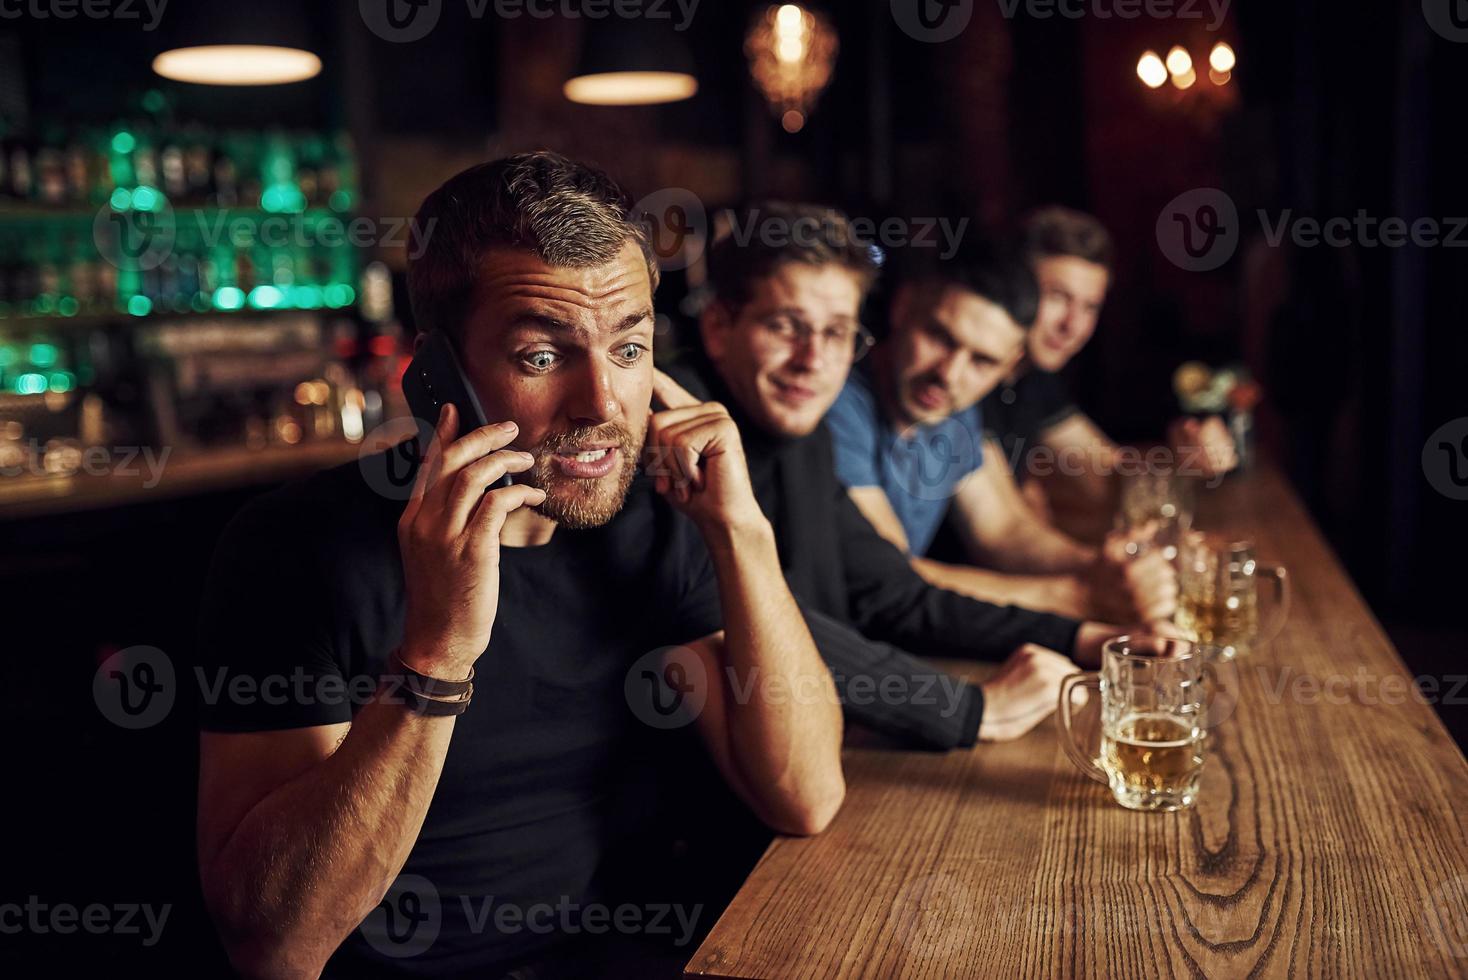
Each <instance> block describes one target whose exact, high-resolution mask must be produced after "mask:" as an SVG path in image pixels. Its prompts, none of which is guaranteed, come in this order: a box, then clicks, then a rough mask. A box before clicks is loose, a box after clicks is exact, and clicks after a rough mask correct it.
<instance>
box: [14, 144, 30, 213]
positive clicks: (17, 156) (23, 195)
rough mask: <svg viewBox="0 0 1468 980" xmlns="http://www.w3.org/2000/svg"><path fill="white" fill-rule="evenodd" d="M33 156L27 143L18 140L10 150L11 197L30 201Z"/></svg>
mask: <svg viewBox="0 0 1468 980" xmlns="http://www.w3.org/2000/svg"><path fill="white" fill-rule="evenodd" d="M32 183H33V181H32V174H31V155H30V151H29V150H27V149H26V145H25V143H23V142H21V141H20V140H16V141H15V142H14V143H13V144H12V145H11V148H10V196H11V197H13V198H14V199H15V200H17V201H29V200H30V199H31V193H32Z"/></svg>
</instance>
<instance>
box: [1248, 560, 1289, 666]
mask: <svg viewBox="0 0 1468 980" xmlns="http://www.w3.org/2000/svg"><path fill="white" fill-rule="evenodd" d="M1256 574H1257V575H1260V576H1262V577H1265V578H1268V579H1269V580H1270V581H1271V582H1273V583H1274V611H1273V612H1272V613H1270V616H1269V625H1268V626H1267V627H1265V628H1263V629H1260V630H1259V634H1258V636H1256V637H1255V638H1254V643H1255V644H1258V645H1260V646H1262V645H1263V644H1265V643H1269V642H1272V641H1273V640H1274V638H1275V637H1276V636H1279V631H1280V630H1282V629H1284V624H1285V620H1286V619H1288V618H1289V614H1290V574H1289V572H1288V571H1286V570H1285V567H1284V566H1283V565H1261V566H1259V568H1258V570H1257V571H1256Z"/></svg>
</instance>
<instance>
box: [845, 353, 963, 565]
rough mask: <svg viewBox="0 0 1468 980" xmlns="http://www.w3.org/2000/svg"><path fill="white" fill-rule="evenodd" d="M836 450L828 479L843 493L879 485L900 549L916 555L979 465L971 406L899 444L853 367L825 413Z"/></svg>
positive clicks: (864, 377) (866, 379) (862, 374)
mask: <svg viewBox="0 0 1468 980" xmlns="http://www.w3.org/2000/svg"><path fill="white" fill-rule="evenodd" d="M826 428H828V429H829V430H830V431H831V441H832V443H833V444H834V447H835V451H836V476H837V477H838V478H839V479H840V480H841V482H842V483H843V484H845V485H846V486H847V487H881V488H882V490H883V491H884V492H885V493H886V494H887V500H888V501H889V502H890V503H891V504H892V509H893V510H894V511H895V512H896V513H897V518H898V520H900V521H901V522H902V529H903V530H904V531H905V532H906V533H907V543H908V547H909V548H910V549H911V551H912V554H914V555H923V554H925V553H926V552H927V550H928V547H929V545H931V544H932V543H933V537H934V535H936V534H937V533H938V525H940V524H942V523H943V515H944V514H945V513H946V512H947V510H948V501H949V499H950V498H951V497H952V496H953V495H954V494H955V493H957V492H958V489H959V487H961V486H962V485H963V483H964V481H965V480H966V479H967V478H968V476H969V474H970V473H972V472H974V471H975V470H977V469H978V468H979V466H980V465H981V464H982V463H983V462H984V450H983V438H984V426H983V422H982V416H981V415H980V413H979V406H978V405H973V406H971V407H969V408H967V409H965V410H964V411H962V412H959V413H958V414H956V415H950V416H949V417H948V418H946V419H944V420H943V421H942V422H939V423H938V424H937V425H919V426H914V427H913V429H912V431H911V432H909V433H908V434H907V436H906V437H905V438H904V437H903V435H902V434H901V433H899V432H898V431H897V429H896V427H894V426H893V425H892V423H891V422H890V421H888V420H887V418H886V417H885V415H884V414H883V412H882V408H881V405H880V404H879V403H878V402H877V396H876V393H875V392H874V391H873V390H872V380H871V377H870V375H868V374H867V372H866V371H864V370H862V369H861V368H860V367H859V368H857V369H856V370H854V371H852V372H851V376H850V377H849V378H847V380H846V387H845V388H843V389H841V394H840V395H839V396H838V397H837V399H836V404H834V405H832V406H831V411H830V412H829V413H828V414H827V415H826Z"/></svg>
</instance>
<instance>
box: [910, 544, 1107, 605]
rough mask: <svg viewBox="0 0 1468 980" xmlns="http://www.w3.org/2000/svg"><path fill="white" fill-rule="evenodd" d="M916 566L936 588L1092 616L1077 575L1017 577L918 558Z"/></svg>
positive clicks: (984, 599)
mask: <svg viewBox="0 0 1468 980" xmlns="http://www.w3.org/2000/svg"><path fill="white" fill-rule="evenodd" d="M912 567H913V568H915V569H917V572H918V574H919V575H921V576H922V577H923V578H925V579H927V581H928V582H930V583H931V584H933V585H936V586H938V587H939V588H942V589H950V590H952V591H954V592H961V593H963V594H964V595H967V596H972V597H973V598H975V599H982V600H983V601H985V602H994V603H1000V604H1013V605H1016V606H1023V607H1025V608H1026V609H1035V610H1038V611H1040V612H1049V613H1056V614H1057V615H1060V616H1076V617H1080V618H1084V617H1085V616H1087V615H1089V596H1088V595H1087V592H1086V589H1085V587H1084V586H1083V585H1082V584H1081V581H1080V579H1078V578H1077V577H1076V576H1074V575H1014V574H1008V573H1005V572H996V571H994V570H992V569H988V568H977V567H975V566H973V565H950V564H948V563H947V562H940V561H934V560H932V559H931V558H914V559H913V562H912Z"/></svg>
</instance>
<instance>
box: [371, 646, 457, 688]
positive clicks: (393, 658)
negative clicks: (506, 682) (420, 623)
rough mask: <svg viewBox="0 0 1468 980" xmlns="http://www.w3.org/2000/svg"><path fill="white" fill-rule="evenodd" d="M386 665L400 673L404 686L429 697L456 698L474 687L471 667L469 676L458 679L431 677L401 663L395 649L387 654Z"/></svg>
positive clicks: (401, 660) (401, 659)
mask: <svg viewBox="0 0 1468 980" xmlns="http://www.w3.org/2000/svg"><path fill="white" fill-rule="evenodd" d="M387 666H388V670H389V671H392V672H393V673H396V674H400V675H402V680H403V686H404V687H406V688H408V689H409V690H411V691H413V692H414V693H415V694H423V695H427V696H428V697H431V698H456V697H458V696H460V695H461V694H463V693H464V692H465V691H469V690H471V689H472V688H473V687H474V668H473V667H470V668H469V676H468V677H466V678H464V679H463V680H460V681H451V680H445V679H444V678H442V677H431V676H429V675H428V674H424V673H422V672H420V671H416V670H414V669H413V668H412V667H409V666H408V665H407V664H405V663H403V658H402V657H400V656H398V651H397V650H394V651H393V652H392V653H391V654H389V655H388V658H387Z"/></svg>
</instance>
